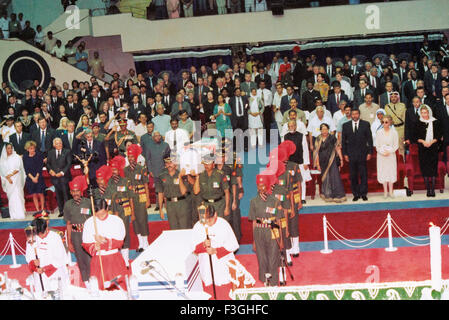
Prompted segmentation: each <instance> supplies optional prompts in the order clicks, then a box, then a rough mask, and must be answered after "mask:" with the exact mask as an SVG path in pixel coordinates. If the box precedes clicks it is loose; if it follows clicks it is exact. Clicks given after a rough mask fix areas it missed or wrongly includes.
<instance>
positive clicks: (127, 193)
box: [105, 156, 135, 267]
mask: <svg viewBox="0 0 449 320" xmlns="http://www.w3.org/2000/svg"><path fill="white" fill-rule="evenodd" d="M109 165H110V166H111V169H112V176H111V178H110V179H109V182H108V187H107V188H106V191H105V193H106V195H107V196H110V197H111V198H110V199H107V198H106V199H105V200H106V203H110V204H111V205H109V207H108V210H111V211H112V213H113V214H114V215H116V216H119V217H120V218H121V219H122V220H123V223H124V225H125V230H126V235H125V239H124V240H123V247H122V249H121V250H120V251H121V253H122V256H123V259H124V260H125V264H126V266H127V267H128V266H129V244H130V237H129V222H130V219H131V221H134V220H135V216H134V203H133V199H132V196H133V195H132V191H131V190H129V185H128V180H127V179H126V178H125V174H124V170H123V168H124V167H125V158H123V157H122V156H116V157H114V158H113V159H112V160H111V161H110V163H109ZM111 207H112V208H111Z"/></svg>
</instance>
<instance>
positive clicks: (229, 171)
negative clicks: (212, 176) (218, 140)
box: [216, 147, 243, 241]
mask: <svg viewBox="0 0 449 320" xmlns="http://www.w3.org/2000/svg"><path fill="white" fill-rule="evenodd" d="M229 150H230V149H229V148H226V147H225V148H224V149H221V150H219V151H218V152H217V159H216V168H217V170H218V171H219V172H220V173H222V174H224V175H225V176H226V180H227V181H228V184H229V192H230V198H231V218H230V221H229V224H230V225H231V227H232V230H233V231H234V234H235V237H236V238H237V241H240V238H241V228H240V218H241V215H240V198H239V196H240V194H239V191H240V188H239V178H240V181H241V177H242V176H243V174H242V169H241V168H240V166H239V165H237V163H236V162H234V163H229V159H228V157H227V154H228V152H229Z"/></svg>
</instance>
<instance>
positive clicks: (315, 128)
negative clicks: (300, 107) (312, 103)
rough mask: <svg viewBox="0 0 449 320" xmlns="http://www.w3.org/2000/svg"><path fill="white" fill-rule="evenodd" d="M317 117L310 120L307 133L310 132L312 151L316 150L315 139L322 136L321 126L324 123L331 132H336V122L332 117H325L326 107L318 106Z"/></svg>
mask: <svg viewBox="0 0 449 320" xmlns="http://www.w3.org/2000/svg"><path fill="white" fill-rule="evenodd" d="M315 111H316V116H315V117H313V118H311V119H309V124H308V126H307V131H308V132H309V145H310V150H311V151H313V150H314V144H315V139H316V137H318V136H319V135H320V134H321V131H320V126H321V124H322V123H326V124H327V125H328V126H329V131H330V132H331V133H332V134H333V133H334V132H335V126H334V121H333V120H332V117H329V116H325V114H324V107H323V106H318V107H316V109H315Z"/></svg>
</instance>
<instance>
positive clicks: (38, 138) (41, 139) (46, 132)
mask: <svg viewBox="0 0 449 320" xmlns="http://www.w3.org/2000/svg"><path fill="white" fill-rule="evenodd" d="M38 121H39V122H38V123H39V130H37V129H36V130H34V131H33V134H32V136H31V140H33V141H34V142H36V143H37V149H38V150H39V151H40V152H42V153H43V154H44V158H46V157H47V153H48V151H49V150H50V149H51V148H52V146H53V139H54V138H55V137H56V131H55V129H53V128H50V127H49V126H48V124H47V120H46V119H45V118H43V117H41V118H39V120H38Z"/></svg>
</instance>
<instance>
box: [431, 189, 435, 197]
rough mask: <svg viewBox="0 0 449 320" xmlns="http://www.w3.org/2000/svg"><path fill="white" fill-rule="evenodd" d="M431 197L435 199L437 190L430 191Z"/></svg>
mask: <svg viewBox="0 0 449 320" xmlns="http://www.w3.org/2000/svg"><path fill="white" fill-rule="evenodd" d="M430 196H431V197H432V198H434V197H435V190H430Z"/></svg>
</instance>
